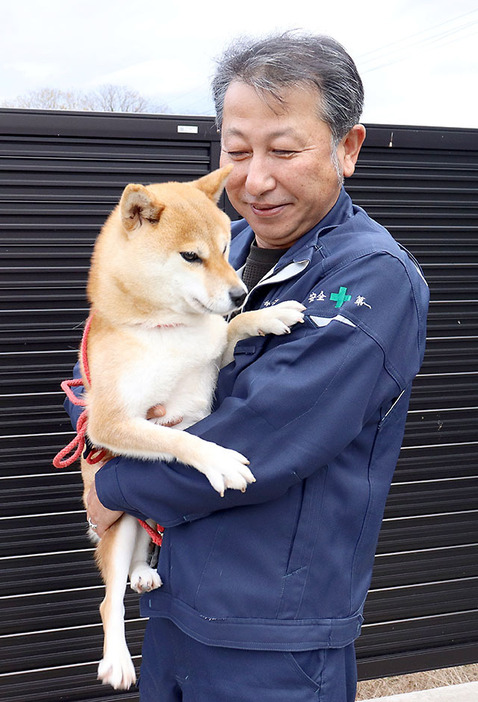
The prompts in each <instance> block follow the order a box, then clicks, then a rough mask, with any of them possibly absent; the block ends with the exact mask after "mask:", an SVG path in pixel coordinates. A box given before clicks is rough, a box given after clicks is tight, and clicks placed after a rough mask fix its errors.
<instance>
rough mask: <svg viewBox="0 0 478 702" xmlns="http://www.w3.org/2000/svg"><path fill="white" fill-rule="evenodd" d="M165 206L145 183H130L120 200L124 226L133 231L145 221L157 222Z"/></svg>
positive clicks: (128, 230)
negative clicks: (156, 198) (155, 197)
mask: <svg viewBox="0 0 478 702" xmlns="http://www.w3.org/2000/svg"><path fill="white" fill-rule="evenodd" d="M164 207H165V205H163V204H162V203H160V202H157V200H155V199H154V197H153V195H151V193H150V192H149V191H148V189H147V188H145V186H144V185H137V184H136V183H130V184H129V185H127V186H126V188H125V189H124V191H123V195H122V196H121V200H120V213H121V221H122V223H123V227H124V228H125V229H126V231H127V232H128V233H131V232H133V231H134V230H135V229H138V228H139V227H141V226H142V224H143V223H144V222H145V221H147V222H149V223H150V224H157V223H158V222H159V218H160V216H161V212H162V211H163V210H164Z"/></svg>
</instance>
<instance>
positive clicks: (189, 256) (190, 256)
mask: <svg viewBox="0 0 478 702" xmlns="http://www.w3.org/2000/svg"><path fill="white" fill-rule="evenodd" d="M179 255H180V256H182V257H183V258H184V260H185V261H187V262H188V263H202V258H201V257H200V256H198V255H197V253H194V251H180V252H179Z"/></svg>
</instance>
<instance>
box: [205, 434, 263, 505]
mask: <svg viewBox="0 0 478 702" xmlns="http://www.w3.org/2000/svg"><path fill="white" fill-rule="evenodd" d="M208 453H209V458H208V460H207V462H206V464H205V467H204V468H203V469H202V472H203V473H204V475H205V476H206V478H207V479H208V480H209V482H210V483H211V485H212V487H213V488H214V489H215V490H216V491H217V492H218V493H219V494H220V495H221V496H224V491H225V490H226V489H227V488H231V489H233V490H242V492H245V490H246V488H247V486H248V485H249V484H250V483H255V481H256V479H255V478H254V476H253V474H252V472H251V470H250V469H249V468H248V465H249V461H248V460H247V458H246V457H245V456H243V455H242V454H240V453H238V452H237V451H232V450H231V449H226V448H223V447H222V446H217V445H214V444H212V445H209V446H208Z"/></svg>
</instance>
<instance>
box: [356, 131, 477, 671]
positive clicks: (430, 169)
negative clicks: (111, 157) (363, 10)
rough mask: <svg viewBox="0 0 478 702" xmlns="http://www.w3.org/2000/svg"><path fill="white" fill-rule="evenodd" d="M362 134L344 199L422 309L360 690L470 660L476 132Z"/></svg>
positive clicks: (473, 621)
mask: <svg viewBox="0 0 478 702" xmlns="http://www.w3.org/2000/svg"><path fill="white" fill-rule="evenodd" d="M368 131H369V135H368V139H367V148H366V149H364V152H363V154H362V156H361V159H360V164H359V167H358V169H357V174H356V176H354V178H353V179H352V180H351V181H350V182H349V185H348V190H349V192H350V193H351V195H352V197H353V198H354V200H355V201H356V202H357V203H358V204H361V205H363V206H364V207H365V209H367V211H368V212H369V214H370V215H371V216H372V217H374V218H375V219H377V220H378V221H380V222H381V223H382V224H384V225H385V226H386V227H387V228H388V229H389V230H390V231H391V232H392V234H393V235H394V236H395V238H396V239H398V240H399V241H400V242H401V243H403V244H404V245H405V246H407V248H409V250H410V251H411V252H412V253H413V254H414V255H415V256H416V257H417V258H418V260H419V261H420V262H421V264H422V266H423V269H424V272H425V275H426V277H427V280H428V282H429V284H430V289H431V302H430V312H429V319H428V335H427V336H428V341H427V351H426V355H425V361H424V364H423V366H422V369H421V372H420V374H419V376H418V378H417V379H416V381H415V384H414V391H413V396H412V400H411V406H410V413H409V417H408V423H407V428H406V432H405V439H404V442H403V449H402V453H401V456H400V460H399V463H398V467H397V470H396V473H395V478H394V483H393V486H392V489H391V492H390V496H389V499H388V502H387V508H386V512H385V520H384V523H383V527H382V531H381V535H380V540H379V545H378V551H377V557H376V563H375V570H374V577H373V582H372V586H371V591H370V594H369V598H368V601H367V605H366V611H365V627H364V630H363V636H362V637H361V639H359V641H358V645H357V654H358V657H359V672H360V675H361V677H363V678H365V677H368V678H372V677H376V676H377V677H378V676H384V675H390V674H394V673H402V672H412V671H417V670H423V669H427V668H428V669H430V668H434V667H441V666H449V665H457V664H463V663H469V662H474V661H478V606H477V605H478V600H477V584H478V558H477V542H478V441H477V439H478V421H477V420H478V383H477V380H478V202H477V194H478V131H477V130H445V129H441V130H440V129H413V128H403V127H402V128H395V127H391V128H386V127H370V128H369V130H368Z"/></svg>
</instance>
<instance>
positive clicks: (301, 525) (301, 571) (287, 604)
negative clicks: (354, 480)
mask: <svg viewBox="0 0 478 702" xmlns="http://www.w3.org/2000/svg"><path fill="white" fill-rule="evenodd" d="M326 479H327V467H324V468H322V469H320V470H318V471H317V472H316V473H314V474H313V475H311V476H310V477H309V478H307V480H305V481H304V483H303V491H302V502H301V506H300V510H299V513H298V518H297V523H296V528H295V531H294V533H293V534H292V536H291V547H290V552H289V559H288V564H287V570H286V573H285V574H284V576H283V579H282V598H281V603H280V608H279V612H278V617H279V618H284V619H294V618H297V617H298V612H299V608H300V605H301V602H302V595H303V591H304V588H305V585H306V582H307V577H308V575H309V568H310V563H311V560H312V558H313V555H314V549H315V545H316V542H317V536H318V532H319V529H320V521H321V511H322V500H323V494H324V490H325V484H326Z"/></svg>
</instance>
